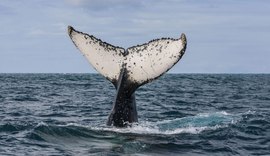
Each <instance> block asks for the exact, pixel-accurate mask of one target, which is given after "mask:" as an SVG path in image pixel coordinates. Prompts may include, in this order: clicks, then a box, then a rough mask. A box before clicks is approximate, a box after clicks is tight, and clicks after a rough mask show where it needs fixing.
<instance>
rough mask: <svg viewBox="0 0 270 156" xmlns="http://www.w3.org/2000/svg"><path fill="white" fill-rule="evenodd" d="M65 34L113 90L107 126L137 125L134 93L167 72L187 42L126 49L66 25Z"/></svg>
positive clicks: (166, 41) (180, 40) (183, 38)
mask: <svg viewBox="0 0 270 156" xmlns="http://www.w3.org/2000/svg"><path fill="white" fill-rule="evenodd" d="M68 34H69V36H70V38H71V40H72V41H73V43H74V44H75V46H76V47H77V48H78V49H79V50H80V51H81V53H82V54H83V55H84V56H85V57H86V59H87V60H88V61H89V62H90V64H92V66H93V67H94V68H95V69H96V70H97V71H98V72H99V73H101V74H102V75H103V76H104V77H105V78H107V79H108V80H109V81H110V82H112V84H113V85H114V86H115V88H116V89H117V94H116V97H115V101H114V105H113V109H112V112H111V114H110V116H109V119H108V122H107V125H114V126H118V127H123V126H125V125H126V124H125V123H126V122H129V123H132V122H137V121H138V118H137V110H136V103H135V93H134V92H135V90H136V89H137V88H138V87H140V86H141V85H143V84H146V83H148V82H151V81H153V80H155V79H157V78H158V77H160V76H161V75H163V74H164V73H166V72H167V71H168V70H169V69H171V68H172V67H173V66H174V65H175V64H176V63H177V62H178V61H179V60H180V59H181V57H182V56H183V54H184V53H185V50H186V45H187V40H186V36H185V34H182V35H181V37H180V38H178V39H172V38H161V39H156V40H152V41H149V42H148V43H145V44H141V45H137V46H133V47H130V48H127V49H124V48H121V47H117V46H113V45H111V44H109V43H106V42H103V41H102V40H100V39H97V38H96V37H94V36H92V35H88V34H86V33H83V32H79V31H77V30H75V29H74V28H73V27H71V26H68Z"/></svg>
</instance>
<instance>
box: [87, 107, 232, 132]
mask: <svg viewBox="0 0 270 156" xmlns="http://www.w3.org/2000/svg"><path fill="white" fill-rule="evenodd" d="M236 121H237V119H236V118H235V117H234V115H231V114H229V113H227V112H225V111H223V112H215V113H202V114H198V115H196V116H188V117H184V118H176V119H172V120H162V121H158V122H150V121H141V122H140V123H136V124H133V125H132V126H131V127H127V128H117V127H94V128H93V127H91V129H95V130H102V131H112V132H117V133H133V134H153V135H155V134H163V135H174V134H181V133H190V134H198V133H201V132H203V131H205V130H216V129H219V128H223V127H227V126H228V125H230V124H235V123H236Z"/></svg>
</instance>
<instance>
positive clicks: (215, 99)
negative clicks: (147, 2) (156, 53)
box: [0, 74, 270, 156]
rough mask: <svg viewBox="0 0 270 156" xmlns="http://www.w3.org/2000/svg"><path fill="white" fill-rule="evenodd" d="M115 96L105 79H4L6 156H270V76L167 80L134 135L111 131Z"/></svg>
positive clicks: (141, 112)
mask: <svg viewBox="0 0 270 156" xmlns="http://www.w3.org/2000/svg"><path fill="white" fill-rule="evenodd" d="M114 95H115V89H114V88H113V86H112V85H111V84H110V83H109V82H108V81H107V80H105V79H104V78H103V77H101V76H100V75H98V74H0V121H1V122H0V155H59V156H60V155H61V156H62V155H270V75H269V74H166V75H164V76H162V77H161V78H160V79H158V80H156V81H154V82H152V83H150V84H147V85H145V86H143V87H141V88H139V89H138V90H137V91H136V99H137V109H138V117H139V123H137V124H134V125H133V126H132V127H129V128H114V127H108V126H106V124H105V123H106V120H107V117H108V115H109V113H110V111H111V108H112V103H113V99H114Z"/></svg>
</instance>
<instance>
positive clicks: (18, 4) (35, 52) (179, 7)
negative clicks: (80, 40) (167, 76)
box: [0, 0, 270, 73]
mask: <svg viewBox="0 0 270 156" xmlns="http://www.w3.org/2000/svg"><path fill="white" fill-rule="evenodd" d="M68 25H71V26H73V27H74V28H75V29H77V30H79V31H83V32H86V33H88V34H92V35H94V36H96V37H97V38H100V39H102V40H103V41H106V42H108V43H111V44H113V45H115V46H120V47H123V48H128V47H130V46H134V45H137V44H143V43H146V42H148V41H150V40H152V39H156V38H161V37H172V38H179V37H180V35H181V33H185V34H186V36H187V49H186V53H185V55H184V56H183V58H182V59H181V60H180V61H179V62H178V63H177V64H176V65H175V66H174V67H173V68H172V69H171V70H170V71H169V72H170V73H270V48H269V47H270V39H269V38H270V1H269V0H55V1H48V0H1V1H0V30H1V31H0V73H96V71H95V70H94V69H93V68H92V66H91V65H90V64H89V63H88V62H87V61H86V59H85V58H84V57H83V56H82V55H81V54H80V53H79V51H78V50H77V49H76V47H75V46H74V45H73V43H72V42H71V40H70V38H69V37H68V35H67V26H68Z"/></svg>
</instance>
